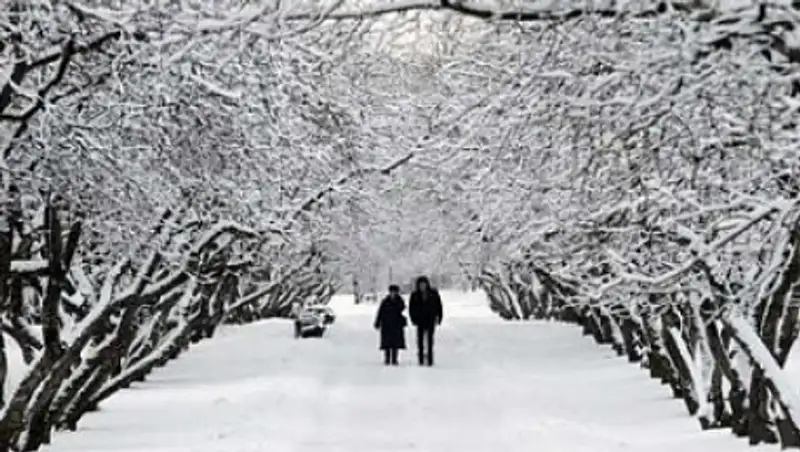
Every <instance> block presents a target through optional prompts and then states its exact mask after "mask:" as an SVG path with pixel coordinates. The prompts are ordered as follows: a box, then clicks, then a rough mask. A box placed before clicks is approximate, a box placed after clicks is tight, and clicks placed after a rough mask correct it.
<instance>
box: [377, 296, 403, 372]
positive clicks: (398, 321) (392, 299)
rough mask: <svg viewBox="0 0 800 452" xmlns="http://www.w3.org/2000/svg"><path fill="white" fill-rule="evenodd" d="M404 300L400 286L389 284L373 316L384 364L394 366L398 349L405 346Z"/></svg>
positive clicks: (396, 362)
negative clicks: (376, 312)
mask: <svg viewBox="0 0 800 452" xmlns="http://www.w3.org/2000/svg"><path fill="white" fill-rule="evenodd" d="M405 310H406V302H405V301H403V297H401V296H400V287H398V286H396V285H394V284H392V285H391V286H389V295H387V296H386V298H384V299H383V301H381V304H380V306H379V307H378V315H377V316H375V329H376V330H380V332H381V346H380V349H381V350H383V358H384V364H386V365H387V366H388V365H390V364H391V365H393V366H396V365H397V364H398V360H397V359H398V354H399V351H400V350H404V349H405V348H406V334H405V327H406V324H407V322H408V321H407V320H406V317H405V316H404V315H403V311H405Z"/></svg>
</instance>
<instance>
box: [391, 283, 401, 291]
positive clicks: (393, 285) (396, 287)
mask: <svg viewBox="0 0 800 452" xmlns="http://www.w3.org/2000/svg"><path fill="white" fill-rule="evenodd" d="M389 292H400V286H398V285H397V284H392V285H390V286H389Z"/></svg>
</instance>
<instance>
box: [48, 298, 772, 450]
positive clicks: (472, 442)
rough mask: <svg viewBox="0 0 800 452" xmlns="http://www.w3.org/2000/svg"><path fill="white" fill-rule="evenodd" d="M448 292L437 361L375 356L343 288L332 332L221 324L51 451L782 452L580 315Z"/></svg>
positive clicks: (369, 308) (368, 311)
mask: <svg viewBox="0 0 800 452" xmlns="http://www.w3.org/2000/svg"><path fill="white" fill-rule="evenodd" d="M443 298H444V303H445V324H444V325H443V327H442V328H441V331H440V333H439V335H438V337H437V339H438V343H437V351H438V355H437V361H438V363H437V364H438V365H437V367H433V368H420V367H418V366H416V364H415V363H414V359H413V358H414V357H413V353H409V352H408V351H407V352H406V353H404V354H403V355H402V356H401V360H402V363H401V366H400V367H398V368H386V367H384V366H383V365H382V363H381V356H380V354H379V352H378V350H377V341H378V339H377V335H376V333H375V331H374V330H372V328H371V323H372V315H373V313H374V310H375V308H376V306H375V305H361V306H354V305H353V304H352V297H345V296H337V297H336V298H335V300H334V302H333V304H332V307H333V308H334V309H335V310H336V312H337V316H338V317H337V321H336V323H335V324H334V325H333V326H332V327H331V328H330V330H329V332H328V334H327V335H326V337H324V338H322V339H306V340H295V339H293V336H292V326H291V324H290V323H289V322H286V321H268V322H262V323H258V324H254V325H249V326H245V327H236V328H226V329H223V330H222V331H221V332H220V334H219V336H218V337H217V338H215V339H213V340H210V341H206V342H203V343H201V344H199V345H197V346H196V347H194V348H193V349H192V350H191V351H190V352H189V353H188V354H186V355H185V356H183V357H182V358H180V359H179V360H178V361H174V362H172V363H170V364H169V365H168V366H167V367H165V368H162V369H159V370H158V371H157V372H156V373H155V374H153V375H151V377H150V378H149V379H148V381H147V382H145V383H142V384H138V385H136V386H133V387H132V388H131V389H128V390H124V391H122V392H120V393H118V394H116V395H114V396H113V397H112V398H111V399H110V400H108V401H107V402H105V403H104V404H103V405H102V409H101V411H100V412H98V413H92V414H90V415H89V416H87V418H86V419H85V420H84V421H83V422H82V423H81V425H80V429H79V431H78V432H76V433H59V434H57V435H55V437H54V444H53V445H52V446H48V447H46V448H45V449H44V450H46V451H48V452H68V451H75V452H78V451H80V452H100V451H103V452H134V451H151V452H178V451H182V452H183V451H203V452H210V451H220V452H222V451H224V452H245V451H267V450H268V451H270V452H282V451H314V452H323V451H324V452H336V451H347V452H358V451H369V452H373V451H374V452H381V451H400V450H419V451H436V452H449V451H459V452H465V451H482V452H483V451H494V450H497V451H501V450H502V451H512V452H513V451H517V450H519V451H532V450H535V451H541V452H548V451H569V452H579V451H586V452H590V451H591V452H604V451H623V450H624V451H640V450H641V451H645V450H646V451H648V452H659V451H664V452H666V451H674V450H680V451H681V452H693V451H697V452H700V451H703V452H716V451H725V452H736V451H751V452H752V451H753V450H758V451H764V450H778V449H777V448H770V447H760V448H756V449H753V448H750V447H748V445H747V441H745V440H741V439H737V438H735V437H733V436H732V435H731V434H730V433H729V432H728V431H727V430H720V431H710V432H703V431H701V430H700V429H699V426H698V424H697V422H696V421H695V420H694V419H692V418H690V417H689V416H688V415H687V414H686V411H685V409H684V407H683V405H682V403H681V402H680V401H678V400H675V399H671V398H670V397H669V395H668V392H669V391H668V390H667V389H666V388H664V387H663V386H661V385H660V384H658V383H657V382H656V381H654V380H651V379H649V378H648V376H647V374H646V372H644V371H642V370H640V369H639V368H637V366H634V365H631V364H628V363H627V362H626V361H625V360H624V359H621V358H617V357H616V356H614V354H613V353H612V352H611V351H610V350H608V349H605V348H601V347H598V346H597V345H595V344H594V342H592V341H591V340H590V339H588V338H584V337H582V336H581V334H580V330H579V328H576V327H573V326H567V325H562V324H557V323H549V322H530V323H505V322H503V321H502V320H499V319H498V318H497V317H496V316H494V315H493V314H491V313H490V312H489V311H488V309H487V308H486V305H485V301H484V300H483V297H482V296H480V295H477V294H468V295H465V294H456V293H443ZM407 340H408V341H409V345H413V337H412V334H407Z"/></svg>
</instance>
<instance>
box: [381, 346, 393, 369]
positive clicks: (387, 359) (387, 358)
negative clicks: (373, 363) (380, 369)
mask: <svg viewBox="0 0 800 452" xmlns="http://www.w3.org/2000/svg"><path fill="white" fill-rule="evenodd" d="M391 363H392V352H391V350H384V351H383V365H384V366H388V365H389V364H391Z"/></svg>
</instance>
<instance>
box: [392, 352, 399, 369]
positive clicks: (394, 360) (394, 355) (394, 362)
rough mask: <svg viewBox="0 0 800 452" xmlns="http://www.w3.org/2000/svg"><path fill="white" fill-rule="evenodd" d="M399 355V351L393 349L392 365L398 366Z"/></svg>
mask: <svg viewBox="0 0 800 452" xmlns="http://www.w3.org/2000/svg"><path fill="white" fill-rule="evenodd" d="M397 355H398V351H397V350H392V365H393V366H397V365H398V362H397Z"/></svg>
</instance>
